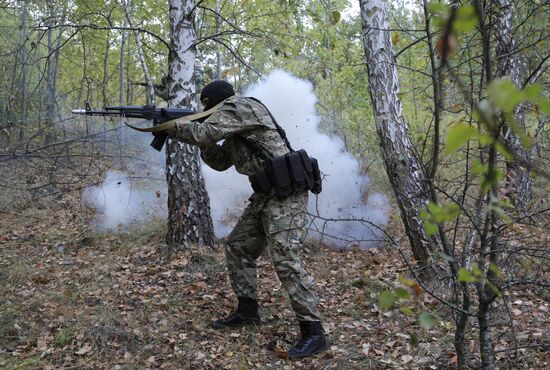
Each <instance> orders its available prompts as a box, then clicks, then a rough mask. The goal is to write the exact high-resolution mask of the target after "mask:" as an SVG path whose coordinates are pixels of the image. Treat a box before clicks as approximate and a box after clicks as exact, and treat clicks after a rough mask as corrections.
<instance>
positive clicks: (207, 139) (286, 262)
mask: <svg viewBox="0 0 550 370" xmlns="http://www.w3.org/2000/svg"><path fill="white" fill-rule="evenodd" d="M171 136H173V137H174V138H175V139H177V140H180V141H183V142H186V143H189V144H194V145H197V146H199V147H200V148H201V157H202V159H203V160H204V161H205V162H206V164H208V165H209V166H210V167H212V168H213V169H215V170H218V171H224V170H226V169H228V168H229V167H231V166H232V165H234V166H235V168H236V170H237V171H238V172H239V173H241V174H243V175H246V176H251V175H253V174H255V173H256V172H258V171H259V170H261V169H262V168H263V164H264V161H263V159H262V158H260V156H259V155H258V154H257V153H256V152H255V149H257V148H261V149H262V151H264V152H265V153H266V154H268V155H273V156H279V155H284V154H286V153H288V148H287V147H286V145H285V143H284V141H283V139H282V138H281V136H280V134H279V132H278V131H277V128H276V126H275V124H274V123H273V120H272V119H271V116H270V115H269V112H268V111H267V109H266V108H265V107H264V106H263V105H262V104H260V103H258V102H256V101H254V100H252V99H249V98H244V97H238V96H233V97H231V98H229V99H228V100H226V102H225V104H224V105H223V106H222V107H221V109H220V110H219V111H217V112H216V113H214V114H212V115H211V116H210V117H209V118H208V119H206V120H205V122H203V123H192V124H186V123H182V124H178V125H177V126H176V128H175V130H174V132H172V133H171ZM243 138H245V139H246V140H243ZM221 140H225V141H224V142H223V144H222V145H219V144H216V143H217V142H218V141H221ZM247 140H248V141H250V142H253V143H255V146H254V147H251V144H250V143H249V142H248V141H247ZM307 197H308V193H307V191H304V192H302V193H299V194H295V195H293V196H291V197H289V198H287V199H285V200H278V199H277V198H275V197H274V196H273V195H263V194H258V193H256V194H254V195H253V196H252V198H251V200H252V201H251V203H250V204H249V205H248V207H247V208H246V209H245V211H244V213H243V214H242V216H241V218H240V220H239V222H238V223H237V225H236V226H235V229H234V230H233V231H232V232H231V234H230V235H229V238H228V242H227V246H226V249H225V255H226V260H227V267H228V269H229V276H230V279H231V285H232V287H233V289H234V291H235V293H236V294H237V296H238V297H248V298H252V299H257V296H256V294H257V293H256V292H257V271H256V259H257V258H258V257H259V256H260V255H261V254H262V253H263V252H264V250H265V248H266V247H268V248H270V249H271V250H270V252H271V253H270V254H271V256H272V259H273V265H274V267H275V271H276V272H277V275H278V276H279V280H280V281H281V283H282V284H283V286H284V287H285V289H286V291H287V292H288V294H289V297H290V300H291V303H292V307H293V309H294V312H295V313H296V316H297V318H298V320H299V321H319V320H320V315H319V311H318V309H317V306H318V303H319V299H318V297H317V295H316V293H315V291H314V285H315V283H314V281H313V278H312V277H311V276H310V275H309V274H308V273H307V272H306V271H305V270H304V269H303V267H302V264H301V261H300V258H299V257H298V250H299V249H300V247H301V246H302V243H303V241H304V238H305V236H306V232H307V230H306V228H305V227H306V225H307V214H306V211H307Z"/></svg>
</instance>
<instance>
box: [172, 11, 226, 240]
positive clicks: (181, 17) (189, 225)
mask: <svg viewBox="0 0 550 370" xmlns="http://www.w3.org/2000/svg"><path fill="white" fill-rule="evenodd" d="M169 4H170V49H171V50H170V54H169V58H168V59H169V73H168V75H169V77H168V86H169V97H168V105H169V106H170V107H174V108H176V107H177V108H190V109H194V110H196V108H197V103H196V100H195V38H196V36H195V29H194V17H195V14H194V11H195V1H194V0H171V1H170V3H169ZM166 157H167V158H166V177H167V181H168V212H169V214H168V234H167V236H166V240H167V243H168V244H169V245H171V246H175V247H181V246H186V245H187V244H188V243H189V242H195V243H198V244H200V245H209V246H213V245H214V243H215V239H214V227H213V224H212V218H211V216H210V201H209V198H208V194H207V192H206V189H205V186H204V179H203V177H202V173H201V169H200V159H199V158H200V157H199V150H198V148H197V147H195V146H192V145H187V144H184V143H181V142H175V141H172V142H169V143H168V145H167V151H166Z"/></svg>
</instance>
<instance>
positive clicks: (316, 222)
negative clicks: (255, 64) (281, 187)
mask: <svg viewBox="0 0 550 370" xmlns="http://www.w3.org/2000/svg"><path fill="white" fill-rule="evenodd" d="M243 95H244V96H253V97H256V98H258V99H260V100H261V101H262V102H263V103H264V104H265V105H266V106H267V107H268V108H269V110H270V111H271V113H272V114H273V115H274V116H275V118H276V119H277V122H278V123H279V124H280V125H281V126H282V127H283V128H284V130H285V131H286V133H287V136H288V138H289V140H290V142H291V145H292V146H293V148H294V149H295V150H298V149H305V150H306V151H307V152H308V153H309V154H310V155H311V156H313V157H315V158H317V160H318V161H319V167H320V169H321V171H322V172H323V174H324V175H325V179H324V182H323V191H322V193H321V194H319V196H318V198H317V197H315V196H310V203H309V211H310V213H312V214H313V215H317V216H320V217H321V218H322V219H321V218H318V217H314V219H313V224H312V225H311V228H310V237H313V238H320V237H321V235H320V231H322V232H323V234H325V235H324V236H323V241H324V242H326V243H328V244H331V245H333V246H335V247H339V248H346V247H350V246H351V245H353V244H356V245H359V246H360V247H362V248H364V247H369V246H372V245H375V244H376V240H377V239H378V238H379V237H380V235H379V233H378V232H377V229H376V228H373V227H372V226H370V225H368V224H366V223H364V222H359V221H326V220H328V219H354V220H366V221H368V222H372V223H373V224H375V225H378V226H381V225H384V224H385V223H386V222H387V218H388V216H387V214H388V201H387V198H386V196H385V195H384V194H381V193H374V194H371V195H370V196H369V197H368V199H365V198H364V196H365V194H366V193H367V190H368V188H369V178H368V177H366V176H362V175H361V174H360V171H359V163H358V162H357V160H356V159H355V158H354V157H353V156H352V155H351V154H349V153H347V152H345V150H344V143H343V142H342V140H340V139H339V138H331V137H329V136H328V135H326V134H323V133H321V132H320V131H319V122H320V119H319V116H318V115H317V113H316V110H315V103H316V101H317V99H316V97H315V94H314V93H313V86H312V85H311V83H309V82H307V81H304V80H300V79H298V78H295V77H293V76H291V75H290V74H288V73H286V72H284V71H281V70H276V71H274V72H272V73H271V74H270V75H269V76H268V77H267V78H265V79H264V80H263V81H262V82H260V83H259V84H256V85H253V86H250V87H249V88H248V89H246V91H245V92H244V93H243ZM203 173H204V176H205V181H206V187H207V190H208V193H209V194H210V201H211V207H212V216H213V218H214V223H215V229H216V234H217V236H218V237H221V236H225V235H226V234H227V233H228V232H229V231H230V229H231V226H230V225H228V223H227V220H229V219H232V218H231V217H230V216H231V215H232V214H233V213H235V210H237V209H238V210H240V209H242V208H243V207H244V204H245V201H246V199H247V197H248V196H250V194H251V192H252V191H251V188H250V184H249V182H248V179H247V178H246V177H245V176H242V175H239V174H238V173H237V172H236V171H235V170H234V168H233V167H232V168H231V169H230V170H228V171H226V172H224V173H220V172H217V171H214V170H212V169H210V168H208V167H207V166H203ZM358 241H360V242H359V243H357V242H358Z"/></svg>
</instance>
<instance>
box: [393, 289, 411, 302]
mask: <svg viewBox="0 0 550 370" xmlns="http://www.w3.org/2000/svg"><path fill="white" fill-rule="evenodd" d="M394 293H395V296H396V297H397V298H399V299H407V298H409V297H410V296H411V293H410V292H409V291H408V290H407V289H405V288H397V289H395V290H394Z"/></svg>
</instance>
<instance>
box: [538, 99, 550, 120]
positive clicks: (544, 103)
mask: <svg viewBox="0 0 550 370" xmlns="http://www.w3.org/2000/svg"><path fill="white" fill-rule="evenodd" d="M538 107H539V109H540V110H541V111H542V113H544V114H546V115H547V116H550V99H546V100H542V99H541V100H540V101H539V102H538Z"/></svg>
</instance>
